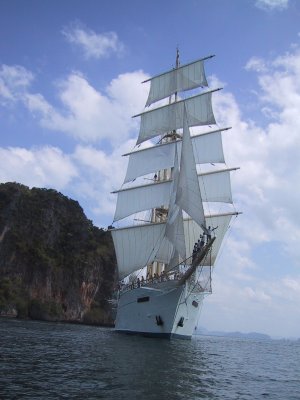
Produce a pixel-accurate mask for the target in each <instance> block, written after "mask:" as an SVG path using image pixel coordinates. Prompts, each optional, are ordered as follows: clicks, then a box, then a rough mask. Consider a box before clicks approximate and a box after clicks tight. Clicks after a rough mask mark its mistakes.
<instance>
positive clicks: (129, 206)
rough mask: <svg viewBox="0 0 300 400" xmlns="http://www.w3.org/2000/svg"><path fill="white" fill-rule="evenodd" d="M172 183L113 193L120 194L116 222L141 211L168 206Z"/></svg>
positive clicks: (157, 183) (161, 183)
mask: <svg viewBox="0 0 300 400" xmlns="http://www.w3.org/2000/svg"><path fill="white" fill-rule="evenodd" d="M171 183H172V182H171V181H167V182H156V183H154V184H150V185H144V186H137V187H133V188H128V189H123V190H119V191H116V192H113V193H118V199H117V205H116V211H115V216H114V221H118V220H120V219H122V218H125V217H128V216H129V215H131V214H135V213H137V212H139V211H144V210H150V209H151V208H155V207H162V206H167V205H168V204H169V199H170V187H171Z"/></svg>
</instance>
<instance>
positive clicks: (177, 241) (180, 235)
mask: <svg viewBox="0 0 300 400" xmlns="http://www.w3.org/2000/svg"><path fill="white" fill-rule="evenodd" d="M180 174H181V170H180V173H179V168H178V154H177V149H176V151H175V165H174V169H173V182H172V188H171V196H170V204H169V213H168V219H167V224H166V233H165V235H166V237H167V238H168V239H169V241H170V243H172V245H173V247H174V252H175V251H177V252H178V254H179V255H180V256H181V257H182V258H183V259H185V240H184V229H183V217H182V209H181V208H180V206H178V204H176V197H177V192H178V186H179V182H180Z"/></svg>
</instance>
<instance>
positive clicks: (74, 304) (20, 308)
mask: <svg viewBox="0 0 300 400" xmlns="http://www.w3.org/2000/svg"><path fill="white" fill-rule="evenodd" d="M115 264H116V262H115V254H114V249H113V243H112V239H111V235H110V233H109V232H106V231H104V230H102V229H99V228H97V227H95V226H93V224H92V222H91V221H89V220H88V219H87V218H86V216H85V215H84V213H83V210H82V208H81V207H80V205H79V204H78V202H77V201H74V200H71V199H69V198H67V197H66V196H63V195H62V194H61V193H58V192H57V191H55V190H51V189H38V188H33V189H29V188H28V187H27V186H24V185H20V184H18V183H5V184H0V315H10V316H18V317H30V318H36V319H44V320H51V321H79V322H87V323H99V324H111V323H112V322H113V321H112V316H111V310H110V305H109V303H108V302H107V300H108V299H109V298H110V297H111V295H112V290H113V286H114V283H115Z"/></svg>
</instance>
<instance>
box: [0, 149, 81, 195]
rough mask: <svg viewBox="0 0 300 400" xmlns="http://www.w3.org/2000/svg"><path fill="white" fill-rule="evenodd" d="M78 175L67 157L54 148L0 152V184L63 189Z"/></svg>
mask: <svg viewBox="0 0 300 400" xmlns="http://www.w3.org/2000/svg"><path fill="white" fill-rule="evenodd" d="M77 174H78V172H77V170H76V167H75V166H74V165H73V163H72V161H71V160H70V159H69V157H68V156H67V155H65V154H63V152H62V151H61V150H60V149H58V148H55V147H50V146H46V147H41V148H33V149H30V150H28V149H25V148H21V147H9V148H0V181H1V182H20V183H22V184H24V185H28V186H30V187H33V186H36V187H52V188H55V189H57V190H61V189H63V188H65V187H66V186H67V185H68V184H69V183H70V182H71V180H72V179H73V178H75V177H76V176H77Z"/></svg>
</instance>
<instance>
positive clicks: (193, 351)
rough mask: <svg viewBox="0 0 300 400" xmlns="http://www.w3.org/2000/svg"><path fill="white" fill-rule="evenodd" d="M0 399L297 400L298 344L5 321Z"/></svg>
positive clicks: (0, 328)
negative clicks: (171, 337)
mask: <svg viewBox="0 0 300 400" xmlns="http://www.w3.org/2000/svg"><path fill="white" fill-rule="evenodd" d="M0 399H1V400H6V399H18V400H19V399H31V400H34V399H85V400H90V399H118V400H121V399H129V400H131V399H140V400H150V399H151V400H152V399H153V400H154V399H157V400H177V399H178V400H179V399H186V400H188V399H191V400H195V399H214V400H215V399H222V400H224V399H237V400H243V399H245V400H246V399H249V400H250V399H251V400H253V399H272V400H277V399H278V400H292V399H295V400H296V399H297V400H299V399H300V341H289V340H261V341H259V340H249V339H236V338H223V337H208V336H197V337H195V338H193V339H192V340H191V341H185V340H173V341H168V340H165V339H150V338H143V337H138V336H127V335H122V334H118V333H115V332H114V331H113V330H112V329H108V328H100V327H93V326H84V325H72V324H61V323H45V322H37V321H20V320H13V319H0Z"/></svg>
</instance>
